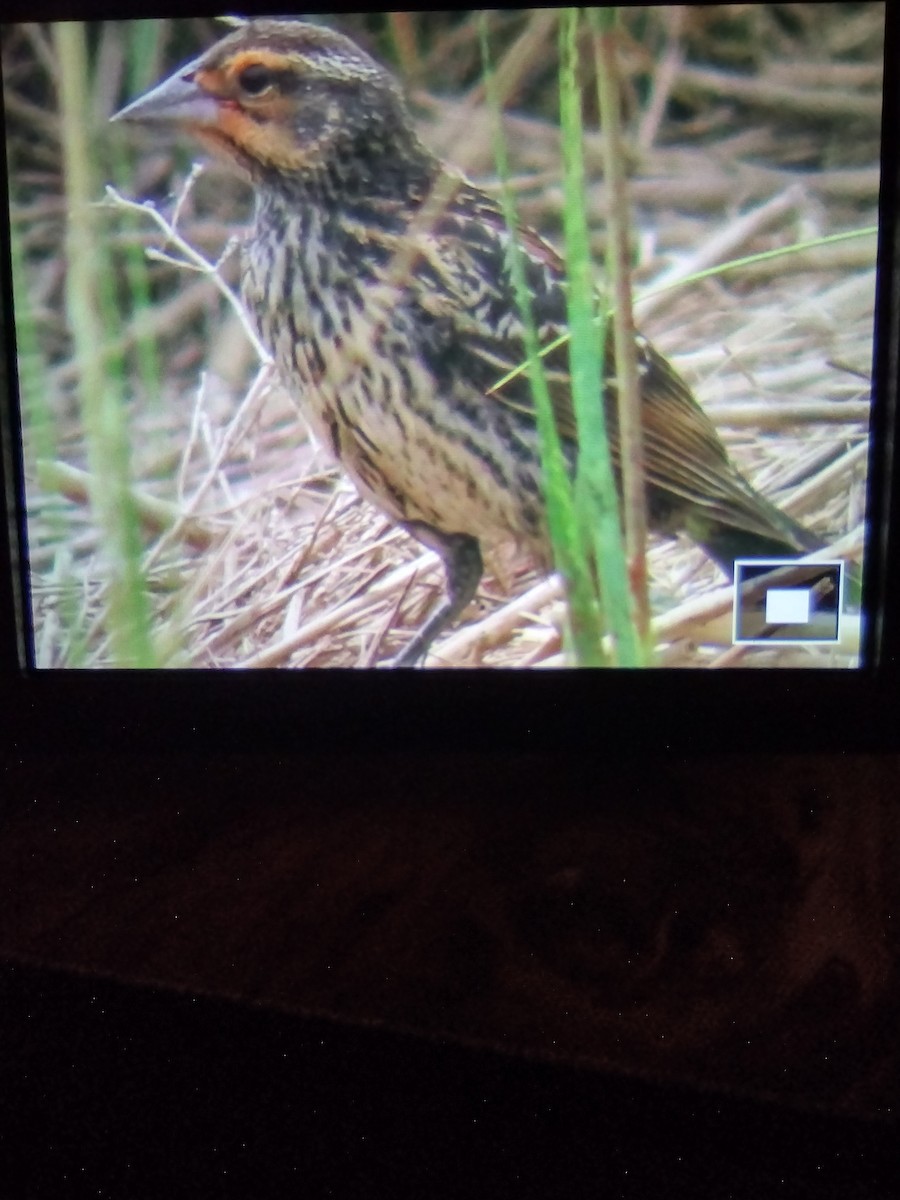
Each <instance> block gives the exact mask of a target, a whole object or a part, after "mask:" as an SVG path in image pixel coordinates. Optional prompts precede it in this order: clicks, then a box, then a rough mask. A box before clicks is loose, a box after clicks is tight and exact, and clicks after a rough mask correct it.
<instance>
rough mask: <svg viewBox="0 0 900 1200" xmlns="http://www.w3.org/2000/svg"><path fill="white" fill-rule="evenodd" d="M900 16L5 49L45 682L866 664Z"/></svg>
mask: <svg viewBox="0 0 900 1200" xmlns="http://www.w3.org/2000/svg"><path fill="white" fill-rule="evenodd" d="M885 20H886V6H885V5H884V4H883V3H860V4H853V5H849V6H848V5H846V4H836V3H835V4H828V3H826V4H817V3H816V4H814V3H799V4H792V5H774V4H760V5H744V4H741V5H716V6H712V7H706V6H701V5H680V6H675V5H656V6H642V7H626V8H622V9H620V10H618V11H617V12H615V13H613V12H611V10H600V9H597V10H577V11H576V10H556V9H503V10H494V11H477V10H452V11H446V12H416V13H412V12H404V13H388V12H385V13H365V14H330V15H323V16H319V17H316V18H314V19H313V18H309V19H303V20H288V19H287V18H264V19H252V18H251V19H248V20H244V19H242V18H229V19H218V20H217V19H213V18H208V17H199V16H198V17H189V16H185V17H178V18H171V17H164V18H163V17H160V18H154V19H145V20H118V21H99V20H98V21H65V22H50V21H46V22H37V23H35V22H26V21H24V20H16V21H7V23H6V24H4V25H3V27H2V41H3V56H2V71H3V77H2V80H3V87H2V98H3V114H4V118H3V119H4V135H5V153H6V186H5V189H4V192H3V194H2V195H0V210H2V209H3V208H4V207H5V208H6V210H7V215H8V234H9V260H8V261H9V266H10V275H11V280H10V287H9V301H8V303H7V313H6V326H7V328H6V333H7V347H8V349H9V352H10V363H9V365H10V381H11V386H10V394H11V400H12V411H13V417H12V418H11V420H10V423H9V428H10V429H12V430H14V432H15V435H16V436H15V438H14V439H13V440H14V441H15V443H16V444H15V446H13V452H14V453H15V454H16V455H18V456H20V458H19V469H20V478H21V480H22V484H23V492H24V495H23V497H22V498H21V499H22V501H23V507H22V521H21V525H20V529H19V532H20V534H21V556H22V562H23V564H24V580H23V593H22V594H23V596H24V602H23V617H22V619H23V628H24V631H25V634H26V636H25V638H24V645H25V647H26V653H27V657H28V665H29V666H30V667H31V668H34V669H35V670H37V671H48V670H59V669H64V668H117V667H142V668H145V667H152V668H157V667H158V668H211V669H214V668H262V667H273V668H274V667H277V668H294V669H300V668H306V667H313V668H330V667H339V668H347V667H352V668H374V667H383V666H390V665H399V666H404V667H408V666H424V667H425V668H453V667H463V668H473V667H476V668H514V667H528V668H535V669H540V668H560V667H562V668H565V667H574V666H577V665H584V666H621V667H651V668H681V669H684V668H688V669H692V670H708V669H711V668H732V669H737V668H766V669H782V668H787V669H798V668H799V669H803V668H810V669H816V668H819V669H821V668H826V669H839V670H854V669H857V668H859V667H861V666H862V667H865V666H867V665H871V657H872V655H873V654H874V653H875V650H874V648H873V640H872V639H873V636H874V634H873V624H874V623H873V621H872V620H871V619H868V620H867V617H869V618H871V616H872V613H871V603H870V601H869V598H870V597H871V595H872V592H871V590H869V589H867V581H868V579H869V575H870V572H871V571H872V570H875V569H877V563H875V566H874V567H873V558H875V559H877V556H878V553H879V546H880V545H881V541H882V539H881V536H880V535H881V530H880V528H879V527H878V523H877V520H875V519H874V518H873V514H874V515H875V517H876V518H877V516H878V514H879V513H884V512H885V511H886V508H885V505H884V503H883V502H880V501H879V500H878V492H877V487H878V486H880V485H883V483H884V480H885V472H886V466H885V463H886V458H885V454H886V446H885V444H884V441H883V439H884V438H885V437H886V434H887V430H888V428H889V420H888V413H887V409H888V406H889V405H890V403H891V394H890V390H889V386H888V385H889V365H890V364H889V357H890V356H889V354H888V352H887V349H886V346H885V341H886V338H887V332H888V321H889V316H890V314H889V301H890V282H891V281H890V278H889V274H888V272H887V271H886V270H885V266H884V264H885V261H886V260H885V255H886V253H887V250H886V248H888V249H889V247H890V245H891V244H892V237H893V233H892V229H891V228H890V227H889V223H888V221H887V217H886V214H888V215H889V214H890V212H891V211H892V210H891V205H892V202H893V201H892V196H891V195H887V196H886V193H885V187H886V176H885V173H884V172H883V157H884V153H885V147H884V144H883V138H882V116H883V96H884V92H883V74H884V52H885V49H884V48H885ZM113 118H114V119H113ZM887 183H888V184H890V187H891V188H892V187H893V186H894V181H893V179H892V178H888V179H887ZM873 414H874V417H875V419H874V421H873ZM873 431H874V432H873ZM879 439H882V440H879ZM867 604H868V607H867Z"/></svg>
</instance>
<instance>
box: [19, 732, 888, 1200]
mask: <svg viewBox="0 0 900 1200" xmlns="http://www.w3.org/2000/svg"><path fill="white" fill-rule="evenodd" d="M637 759H638V756H637V753H634V754H632V755H630V756H627V755H623V754H622V753H620V754H619V755H618V756H608V755H607V756H604V755H603V754H602V753H601V752H599V751H598V752H597V753H596V754H594V755H583V756H582V757H580V758H579V759H572V757H571V756H570V757H569V758H568V760H567V761H566V762H563V760H562V759H561V758H560V757H558V756H550V755H546V754H542V755H534V754H531V755H528V754H523V755H516V756H512V755H506V756H501V755H487V754H482V755H477V754H463V753H457V754H448V753H443V754H440V753H435V754H431V755H416V754H415V753H409V754H406V755H402V756H400V755H390V754H381V755H378V754H373V753H369V754H366V755H362V754H347V755H345V756H338V755H335V754H329V755H325V754H320V755H314V754H306V755H302V756H301V755H281V756H278V755H274V754H271V755H251V754H245V755H238V754H233V755H224V754H219V755H210V754H200V755H190V754H186V753H179V754H171V755H165V754H156V755H149V754H146V755H140V754H129V755H122V754H116V753H115V751H113V750H111V751H110V752H109V753H108V754H105V755H99V754H96V753H83V754H78V753H75V752H73V753H71V754H68V755H64V756H55V757H51V756H48V757H46V758H44V759H43V760H41V759H39V758H38V757H37V756H35V755H28V756H23V755H16V754H13V753H9V752H4V754H3V757H2V758H0V770H2V779H3V783H2V792H3V795H4V797H5V799H4V801H3V831H4V832H3V837H2V839H0V879H2V880H3V891H4V897H5V898H4V903H3V906H2V911H0V949H2V955H3V967H2V971H0V988H2V1000H0V1014H2V1017H0V1075H2V1080H0V1105H2V1113H0V1170H2V1172H3V1175H4V1178H5V1179H6V1180H8V1181H13V1182H11V1183H8V1184H7V1185H6V1191H5V1193H4V1194H6V1195H10V1196H15V1197H18V1196H22V1197H31V1196H53V1197H56V1196H64V1195H69V1194H73V1195H111V1196H137V1195H140V1196H143V1195H148V1196H161V1195H192V1196H194V1195H238V1196H251V1195H252V1196H257V1195H259V1196H269V1195H272V1196H276V1195H284V1194H298V1195H337V1196H345V1195H347V1196H354V1195H360V1196H370V1195H373V1194H378V1195H381V1194H384V1195H392V1194H395V1193H397V1192H409V1193H410V1194H417V1195H419V1194H423V1193H424V1194H428V1195H437V1196H444V1195H446V1196H458V1195H459V1194H461V1193H462V1192H469V1191H474V1192H476V1194H481V1193H488V1192H490V1193H491V1194H499V1195H523V1196H530V1195H534V1196H544V1195H548V1194H549V1195H557V1194H575V1195H581V1194H590V1195H611V1196H620V1195H621V1196H660V1195H671V1194H674V1195H685V1196H688V1195H690V1196H709V1197H728V1196H735V1197H747V1198H748V1200H749V1198H750V1197H758V1196H768V1195H778V1196H798V1197H806V1196H809V1197H814V1196H815V1197H819V1196H834V1197H851V1198H852V1197H866V1198H869V1197H885V1198H887V1197H889V1196H893V1195H895V1194H896V1172H895V1169H894V1168H895V1162H894V1158H895V1150H894V1143H895V1141H896V1128H895V1127H894V1118H895V1114H896V1105H897V1099H898V1086H897V1081H898V1070H897V1068H898V1063H900V1035H898V1023H897V1007H898V1006H897V998H898V994H900V989H898V980H900V970H898V955H897V939H896V929H895V925H896V913H897V899H898V895H897V888H898V876H897V872H896V862H897V849H898V846H900V807H898V805H897V804H896V801H895V792H896V779H897V766H898V764H897V760H896V758H889V757H883V758H878V757H874V756H869V757H863V756H856V757H846V756H839V755H834V756H817V757H812V756H810V757H806V758H804V757H801V756H793V757H781V758H776V757H774V756H771V755H769V756H765V755H758V756H755V757H752V758H751V757H750V756H722V757H718V758H709V757H707V758H703V759H701V758H699V757H696V756H695V757H693V758H689V757H683V756H679V757H675V756H671V757H668V758H664V757H655V758H652V759H649V760H647V759H645V760H644V761H641V762H638V761H637Z"/></svg>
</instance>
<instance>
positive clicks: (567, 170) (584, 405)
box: [559, 8, 643, 667]
mask: <svg viewBox="0 0 900 1200" xmlns="http://www.w3.org/2000/svg"><path fill="white" fill-rule="evenodd" d="M579 25H580V12H579V10H578V9H575V8H567V9H564V10H563V12H562V13H561V19H560V73H559V93H560V95H559V99H560V124H561V126H562V146H563V168H564V176H563V189H564V198H565V203H564V209H563V229H564V233H565V254H566V272H567V276H568V292H567V304H568V322H569V333H570V340H569V364H570V371H571V376H572V399H573V405H574V409H575V418H576V423H577V426H578V442H579V453H578V472H577V477H576V487H575V495H576V502H577V505H578V510H579V528H580V533H581V536H582V538H583V539H584V542H585V544H586V545H588V546H590V548H591V550H592V551H593V557H594V559H595V562H596V569H597V577H598V582H599V589H600V595H601V597H602V604H603V610H604V613H605V616H606V621H607V624H608V627H609V630H610V632H611V634H612V637H613V639H614V643H615V647H616V659H617V661H618V663H619V664H620V665H621V666H628V667H635V666H639V665H640V664H641V662H642V657H643V655H642V650H641V645H640V640H639V639H638V637H637V634H636V631H635V627H634V623H633V620H632V604H631V598H630V596H629V588H628V570H627V566H626V560H625V551H624V547H623V543H622V529H621V517H620V510H619V497H618V491H617V488H616V479H615V473H614V470H613V464H612V454H611V451H610V445H609V438H608V436H607V429H606V420H605V414H604V403H603V379H604V361H603V359H604V344H605V329H604V327H603V325H602V324H601V327H600V329H599V332H598V328H597V311H596V301H595V296H596V288H595V284H594V277H593V263H592V261H591V253H590V243H589V236H588V225H587V218H586V216H585V210H584V196H585V176H584V156H583V150H582V146H583V129H582V118H581V88H580V87H579V71H578V30H579Z"/></svg>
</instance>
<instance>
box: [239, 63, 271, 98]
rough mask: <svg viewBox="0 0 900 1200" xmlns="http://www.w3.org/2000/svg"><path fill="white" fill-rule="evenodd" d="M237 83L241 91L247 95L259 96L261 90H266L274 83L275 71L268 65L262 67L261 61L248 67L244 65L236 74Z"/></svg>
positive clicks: (261, 92)
mask: <svg viewBox="0 0 900 1200" xmlns="http://www.w3.org/2000/svg"><path fill="white" fill-rule="evenodd" d="M238 83H239V84H240V86H241V91H243V92H246V93H247V95H248V96H261V95H262V94H263V92H265V91H268V89H269V88H270V87H272V86H273V85H274V83H275V73H274V72H273V71H270V70H269V68H268V67H264V66H263V65H262V63H253V64H252V65H251V66H249V67H244V69H243V71H241V73H240V74H239V75H238Z"/></svg>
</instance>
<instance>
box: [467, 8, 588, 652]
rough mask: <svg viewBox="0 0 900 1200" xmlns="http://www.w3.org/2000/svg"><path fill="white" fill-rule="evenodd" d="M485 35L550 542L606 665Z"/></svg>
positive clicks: (584, 637)
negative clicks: (529, 282)
mask: <svg viewBox="0 0 900 1200" xmlns="http://www.w3.org/2000/svg"><path fill="white" fill-rule="evenodd" d="M480 36H481V49H482V68H483V71H484V80H485V94H486V97H487V103H488V106H489V108H490V109H491V112H492V115H493V118H494V126H495V136H494V154H495V161H496V165H497V173H498V176H499V178H500V183H501V203H502V206H503V213H504V219H505V221H506V225H507V228H508V229H509V231H510V238H509V243H508V244H509V269H510V276H511V278H512V282H513V287H514V289H515V293H516V302H517V305H518V308H519V314H520V317H521V320H522V324H523V328H524V331H525V349H526V354H527V368H528V375H529V382H530V384H531V388H532V394H533V399H534V405H535V414H536V423H537V430H538V440H539V445H540V452H541V459H542V465H543V483H544V494H545V500H546V506H547V524H548V528H549V532H550V540H551V543H552V546H553V553H554V559H555V562H556V565H557V567H558V568H559V570H560V572H561V574H562V575H563V578H564V580H565V583H566V591H567V596H568V602H569V623H570V633H571V639H572V643H573V649H574V652H575V659H576V662H577V663H578V664H579V665H582V666H600V665H604V663H605V657H604V653H603V647H602V632H603V626H602V621H601V614H600V608H599V604H598V602H597V596H596V590H595V588H594V587H593V581H592V576H591V570H590V565H589V563H588V561H587V558H586V557H585V555H584V552H583V546H582V541H581V538H580V535H579V528H578V516H577V512H576V507H575V498H574V491H573V486H572V481H571V479H570V478H569V471H568V466H567V463H566V458H565V454H564V451H563V447H562V442H561V440H560V436H559V431H558V429H557V427H556V420H555V417H554V413H553V402H552V399H551V396H550V390H549V387H548V384H547V378H546V374H545V372H544V366H543V361H542V358H541V354H540V342H539V339H538V335H537V329H536V327H535V322H534V315H533V312H532V308H531V296H530V293H529V291H528V285H527V282H526V278H525V265H524V261H523V251H522V249H521V247H520V245H519V243H518V240H517V238H516V237H515V231H516V230H517V229H518V227H519V220H518V215H517V212H516V207H515V201H514V199H513V194H512V191H511V189H510V187H509V179H510V170H509V161H508V155H507V148H506V142H505V140H504V137H503V130H502V120H501V110H500V101H499V97H498V93H497V88H496V80H495V76H494V72H493V69H492V65H491V54H490V46H489V44H488V36H487V21H486V17H485V15H484V14H482V15H481V20H480Z"/></svg>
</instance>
